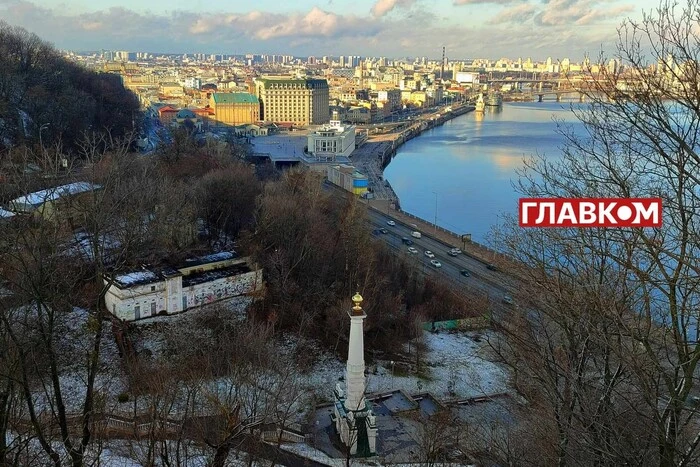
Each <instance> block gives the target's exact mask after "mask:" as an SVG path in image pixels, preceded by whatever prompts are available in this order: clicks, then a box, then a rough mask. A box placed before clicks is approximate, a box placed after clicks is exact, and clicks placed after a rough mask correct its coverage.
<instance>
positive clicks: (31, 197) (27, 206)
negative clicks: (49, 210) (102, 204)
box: [8, 182, 102, 213]
mask: <svg viewBox="0 0 700 467" xmlns="http://www.w3.org/2000/svg"><path fill="white" fill-rule="evenodd" d="M101 188H102V187H101V186H99V185H95V184H92V183H89V182H75V183H69V184H68V185H61V186H57V187H53V188H47V189H45V190H41V191H35V192H34V193H29V194H28V195H24V196H20V197H19V198H16V199H13V200H12V201H10V202H9V203H8V206H9V208H10V209H11V210H12V211H14V212H24V213H27V212H32V211H35V210H36V209H38V208H39V207H40V206H41V205H43V204H45V203H47V202H49V201H56V200H58V199H60V198H65V197H69V196H75V195H78V194H81V193H87V192H90V191H94V190H99V189H101Z"/></svg>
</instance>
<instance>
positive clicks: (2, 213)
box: [0, 208, 15, 219]
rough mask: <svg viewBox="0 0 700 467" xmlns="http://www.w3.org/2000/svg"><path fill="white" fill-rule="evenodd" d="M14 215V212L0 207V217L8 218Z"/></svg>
mask: <svg viewBox="0 0 700 467" xmlns="http://www.w3.org/2000/svg"><path fill="white" fill-rule="evenodd" d="M14 215H15V213H14V212H10V211H6V210H4V209H3V208H0V218H3V219H8V218H10V217H13V216H14Z"/></svg>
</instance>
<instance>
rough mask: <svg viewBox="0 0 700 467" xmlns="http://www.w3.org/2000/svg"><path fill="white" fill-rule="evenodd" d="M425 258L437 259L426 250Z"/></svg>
mask: <svg viewBox="0 0 700 467" xmlns="http://www.w3.org/2000/svg"><path fill="white" fill-rule="evenodd" d="M425 256H427V257H428V258H435V255H434V254H433V252H432V251H430V250H425Z"/></svg>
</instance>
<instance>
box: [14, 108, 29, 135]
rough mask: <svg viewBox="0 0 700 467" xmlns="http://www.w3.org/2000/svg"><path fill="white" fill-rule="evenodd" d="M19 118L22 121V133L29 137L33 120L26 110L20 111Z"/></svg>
mask: <svg viewBox="0 0 700 467" xmlns="http://www.w3.org/2000/svg"><path fill="white" fill-rule="evenodd" d="M17 112H18V113H19V118H20V120H21V121H22V131H23V132H24V137H25V138H27V137H29V128H30V127H31V126H32V119H31V117H30V116H29V114H28V113H27V112H25V111H24V110H21V109H20V110H18V111H17Z"/></svg>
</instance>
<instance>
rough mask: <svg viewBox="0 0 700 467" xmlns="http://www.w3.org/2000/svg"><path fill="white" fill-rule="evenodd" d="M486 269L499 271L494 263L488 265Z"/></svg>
mask: <svg viewBox="0 0 700 467" xmlns="http://www.w3.org/2000/svg"><path fill="white" fill-rule="evenodd" d="M486 269H490V270H491V271H498V267H497V266H496V265H495V264H493V263H489V264H487V265H486Z"/></svg>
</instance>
